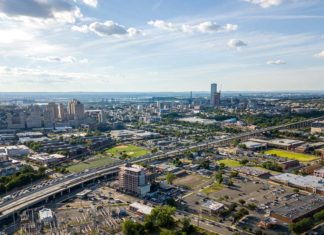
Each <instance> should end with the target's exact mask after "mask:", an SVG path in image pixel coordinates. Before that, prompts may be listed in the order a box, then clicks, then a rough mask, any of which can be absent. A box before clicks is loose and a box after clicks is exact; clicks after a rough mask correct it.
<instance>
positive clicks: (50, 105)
mask: <svg viewBox="0 0 324 235" xmlns="http://www.w3.org/2000/svg"><path fill="white" fill-rule="evenodd" d="M47 109H48V110H50V111H51V112H52V113H53V114H54V118H55V120H58V118H59V116H58V113H59V112H58V111H59V110H58V105H57V104H56V103H54V102H50V103H48V104H47Z"/></svg>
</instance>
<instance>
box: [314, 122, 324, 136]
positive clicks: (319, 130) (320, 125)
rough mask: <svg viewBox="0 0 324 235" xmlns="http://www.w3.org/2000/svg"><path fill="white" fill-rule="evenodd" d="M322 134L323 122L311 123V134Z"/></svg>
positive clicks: (323, 129) (323, 130) (323, 131)
mask: <svg viewBox="0 0 324 235" xmlns="http://www.w3.org/2000/svg"><path fill="white" fill-rule="evenodd" d="M321 133H324V120H322V121H316V122H313V123H312V125H311V134H321Z"/></svg>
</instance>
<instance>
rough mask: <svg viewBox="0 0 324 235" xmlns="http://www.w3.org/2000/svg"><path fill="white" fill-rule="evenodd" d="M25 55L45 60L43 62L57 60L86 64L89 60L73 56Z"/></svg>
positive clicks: (58, 61)
mask: <svg viewBox="0 0 324 235" xmlns="http://www.w3.org/2000/svg"><path fill="white" fill-rule="evenodd" d="M27 57H28V58H31V59H33V60H38V61H45V62H57V63H70V64H75V63H81V64H86V63H88V62H89V61H88V59H86V58H83V59H80V60H79V59H77V58H75V57H74V56H47V57H35V56H27Z"/></svg>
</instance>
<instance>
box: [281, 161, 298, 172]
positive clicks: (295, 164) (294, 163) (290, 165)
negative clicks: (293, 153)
mask: <svg viewBox="0 0 324 235" xmlns="http://www.w3.org/2000/svg"><path fill="white" fill-rule="evenodd" d="M278 164H279V166H281V167H282V169H283V170H288V169H290V168H295V167H299V166H300V164H299V161H297V160H288V161H284V162H279V163H278Z"/></svg>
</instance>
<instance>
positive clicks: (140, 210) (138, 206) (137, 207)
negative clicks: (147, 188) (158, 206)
mask: <svg viewBox="0 0 324 235" xmlns="http://www.w3.org/2000/svg"><path fill="white" fill-rule="evenodd" d="M129 209H130V210H131V211H133V212H135V213H136V214H139V215H149V214H151V211H152V210H153V207H151V206H148V205H144V204H142V203H139V202H133V203H132V204H130V205H129Z"/></svg>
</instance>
